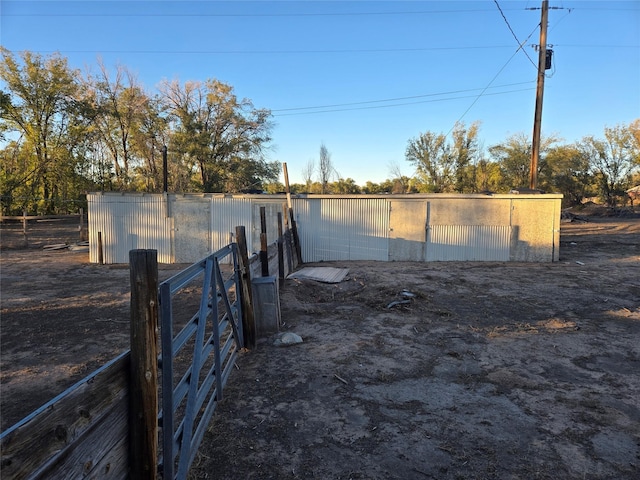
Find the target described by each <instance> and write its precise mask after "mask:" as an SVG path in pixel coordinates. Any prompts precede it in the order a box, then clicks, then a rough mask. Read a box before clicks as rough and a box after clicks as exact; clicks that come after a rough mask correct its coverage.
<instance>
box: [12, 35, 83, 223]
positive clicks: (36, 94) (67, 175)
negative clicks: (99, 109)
mask: <svg viewBox="0 0 640 480" xmlns="http://www.w3.org/2000/svg"><path fill="white" fill-rule="evenodd" d="M0 52H1V55H2V58H1V60H0V78H1V79H2V80H3V81H4V82H5V84H6V88H7V93H3V95H2V109H1V115H2V119H3V120H4V121H5V122H6V125H5V127H6V128H7V130H9V131H13V132H16V133H18V134H19V140H17V142H18V145H14V146H13V147H12V149H11V150H12V151H13V152H19V157H20V158H21V159H22V160H21V161H20V169H19V171H14V172H13V173H11V174H9V173H8V171H7V170H3V178H4V180H3V189H4V188H9V189H11V188H15V186H16V183H15V180H16V179H20V182H24V185H22V187H23V188H22V192H23V194H24V196H25V197H28V198H29V199H30V200H29V202H30V203H29V204H28V205H27V204H25V205H24V206H25V208H27V207H28V208H30V209H32V210H33V211H35V212H41V213H55V212H56V211H57V210H58V209H62V208H66V206H64V203H66V202H68V201H69V200H70V199H73V198H76V193H75V191H74V184H75V182H74V176H75V175H77V171H76V165H75V163H76V162H77V161H78V157H77V156H76V155H74V150H75V149H76V148H77V147H78V145H79V142H81V141H82V140H83V138H84V135H83V131H84V129H85V128H86V123H85V121H84V119H83V118H82V115H83V113H84V103H83V99H82V97H81V95H80V93H81V92H80V91H79V88H78V77H79V74H78V72H77V71H75V70H71V69H70V68H69V67H68V65H67V60H66V59H65V58H62V57H60V56H59V55H52V56H50V57H46V58H45V57H43V56H41V55H36V54H33V53H30V52H25V53H23V54H22V55H21V58H20V61H18V60H16V58H15V57H14V55H13V54H12V53H11V52H9V51H8V50H7V49H5V48H3V47H0ZM7 95H8V96H9V98H8V99H7ZM16 149H17V150H16ZM12 155H13V153H12ZM5 194H9V195H10V194H11V191H5Z"/></svg>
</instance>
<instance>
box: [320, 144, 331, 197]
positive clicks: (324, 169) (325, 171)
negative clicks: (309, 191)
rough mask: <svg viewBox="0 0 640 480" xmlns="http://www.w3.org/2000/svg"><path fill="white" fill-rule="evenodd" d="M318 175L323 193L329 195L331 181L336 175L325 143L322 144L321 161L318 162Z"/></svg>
mask: <svg viewBox="0 0 640 480" xmlns="http://www.w3.org/2000/svg"><path fill="white" fill-rule="evenodd" d="M318 174H319V176H320V186H321V189H322V190H321V193H323V194H325V193H328V191H327V190H328V186H329V181H330V180H331V176H332V175H334V174H335V169H334V168H333V163H332V162H331V153H329V150H328V149H327V147H326V145H325V144H324V143H322V144H320V161H319V162H318Z"/></svg>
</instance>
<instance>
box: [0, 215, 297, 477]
mask: <svg viewBox="0 0 640 480" xmlns="http://www.w3.org/2000/svg"><path fill="white" fill-rule="evenodd" d="M236 231H237V233H238V238H239V239H240V238H241V239H245V238H246V237H245V233H244V227H236ZM295 250H296V245H295V241H294V240H293V237H292V235H291V232H290V231H289V230H288V229H287V230H286V231H285V232H284V234H281V235H280V236H279V237H278V239H277V240H276V241H275V242H273V243H271V244H270V245H268V247H267V248H266V254H265V255H257V254H254V255H252V256H251V257H248V254H247V247H246V241H242V242H239V243H238V244H236V243H232V244H229V245H227V246H226V247H224V248H222V249H220V250H218V251H217V252H215V253H213V254H211V255H209V256H207V257H206V258H204V259H203V260H201V261H199V262H197V263H195V264H193V265H192V266H190V267H188V268H186V269H185V270H183V271H181V272H179V273H178V274H176V275H174V276H173V277H171V278H170V279H168V280H166V281H164V282H162V283H161V284H160V285H158V284H157V251H156V250H132V251H130V270H131V288H132V291H131V321H132V325H131V331H132V338H131V350H130V351H127V352H125V353H123V354H121V355H120V356H118V357H117V358H115V359H114V360H112V361H111V362H109V363H107V364H105V365H104V366H102V367H101V368H99V369H98V370H96V371H94V372H92V373H91V374H90V375H88V376H87V377H85V378H84V379H83V380H81V381H80V382H78V383H77V384H75V385H74V386H72V387H71V388H69V389H67V390H66V391H65V392H63V393H61V394H60V395H58V396H57V397H55V398H54V399H52V400H51V401H49V402H48V403H46V404H45V405H44V406H42V407H40V408H39V409H37V410H36V411H34V412H33V413H31V414H30V415H28V416H27V417H26V418H24V419H23V420H22V421H20V422H18V423H17V424H16V425H14V426H13V427H11V428H9V429H7V430H5V431H4V432H2V433H1V434H0V455H1V467H0V468H1V475H2V479H3V480H5V479H25V478H26V479H45V478H46V479H51V478H53V479H57V478H59V479H65V480H66V479H68V478H104V479H116V480H120V479H126V478H145V479H150V480H151V479H155V478H157V474H158V468H157V467H160V468H161V469H162V472H163V478H164V479H165V480H168V479H174V478H178V479H180V480H183V479H185V478H187V475H188V470H189V466H190V465H191V463H192V462H193V459H194V457H195V455H196V453H197V449H198V446H199V445H200V443H201V442H202V439H203V436H204V433H205V431H206V429H207V426H208V423H209V421H210V419H211V416H212V414H213V412H214V410H215V407H216V405H217V403H218V402H219V401H220V400H221V399H222V392H223V387H224V385H225V384H226V382H227V379H228V378H229V376H230V373H231V371H232V370H233V368H234V365H235V361H236V359H237V355H238V353H239V352H240V349H241V348H243V345H246V346H247V347H249V348H252V347H254V346H255V320H254V318H253V305H252V302H251V276H252V274H253V275H254V276H260V275H259V274H257V273H255V272H257V271H261V272H264V271H266V272H267V273H269V274H271V275H274V274H276V273H277V274H278V276H279V277H280V278H281V279H283V278H284V276H286V274H287V273H289V272H290V271H291V270H292V269H293V268H295V267H296V266H297V265H298V262H299V258H298V257H297V256H296V255H295V253H296V252H295ZM283 256H284V257H283ZM229 259H230V260H231V261H230V262H227V260H229ZM265 262H266V265H265ZM158 304H159V307H158ZM158 320H160V338H161V351H160V352H161V353H160V355H157V352H156V350H155V348H152V347H155V346H153V345H152V344H153V343H155V341H156V338H157V337H156V326H157V325H158ZM174 329H175V330H176V331H177V332H178V333H177V334H176V335H174V334H173V332H174ZM134 332H135V333H134ZM149 352H153V353H152V354H150V353H149ZM149 356H151V358H148V357H149ZM143 357H144V358H143ZM156 362H158V364H159V367H160V369H161V374H160V375H161V380H162V388H161V390H160V389H158V385H157V381H156V380H157V375H156V374H154V373H152V372H153V371H154V370H153V368H151V367H150V365H151V366H153V367H155V365H156ZM149 377H151V378H149ZM141 390H145V391H143V392H142V391H141ZM159 391H160V392H161V396H162V404H161V411H160V412H158V411H157V396H158V392H159ZM143 417H144V421H143V420H142V418H143ZM157 420H159V422H158V421H157ZM158 423H160V425H161V428H162V436H161V438H162V443H161V445H160V448H159V449H158V448H156V447H157V446H158V445H157V443H158V435H157V425H158ZM149 432H151V433H149ZM141 443H144V444H145V448H140V444H141ZM147 447H149V448H147ZM143 451H146V452H149V453H148V454H143V453H140V452H143ZM158 457H160V458H158Z"/></svg>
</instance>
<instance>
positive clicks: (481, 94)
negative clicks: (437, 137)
mask: <svg viewBox="0 0 640 480" xmlns="http://www.w3.org/2000/svg"><path fill="white" fill-rule="evenodd" d="M539 25H540V24H538V25H536V28H534V29H533V30H532V31H531V33H530V34H529V36H528V37H527V38H526V39H525V41H524V43H526V42H528V41H529V39H530V38H531V35H533V34H534V33H535V31H536V30H537V29H538V26H539ZM521 48H522V45H520V46H519V47H518V48H517V50H516V51H515V52H513V55H511V57H510V58H509V60H507V61H506V63H505V64H504V65H503V66H502V67H501V68H500V70H498V73H496V74H495V75H494V76H493V78H492V79H491V81H490V82H489V83H488V84H487V86H486V87H484V90H482V92H480V93H479V94H478V96H477V97H476V98H475V100H474V101H473V102H471V105H469V108H467V109H466V110H465V111H464V113H463V114H462V115H460V118H458V120H456V122H455V123H454V124H453V126H452V127H451V128H450V129H449V131H448V132H447V134H446V135H445V136H447V137H448V136H449V134H450V133H451V132H452V131H453V129H454V128H455V126H456V124H457V123H458V122H460V120H462V119H463V118H464V116H465V115H466V114H467V113H469V110H471V109H472V108H473V106H474V105H475V104H476V103H477V101H478V100H480V97H482V96H483V95H484V93H485V92H486V91H487V90H488V89H489V87H491V84H492V83H493V82H495V80H496V78H498V76H499V75H500V74H501V73H502V71H503V70H504V69H505V68H507V65H509V63H511V60H513V59H514V57H515V56H516V55H517V53H518V50H520V49H521Z"/></svg>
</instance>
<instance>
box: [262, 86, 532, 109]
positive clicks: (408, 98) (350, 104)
mask: <svg viewBox="0 0 640 480" xmlns="http://www.w3.org/2000/svg"><path fill="white" fill-rule="evenodd" d="M527 83H534V82H533V81H528V82H516V83H506V84H503V85H496V86H495V87H491V88H504V87H513V86H516V85H525V84H527ZM476 90H480V88H468V89H465V90H452V91H450V92H440V93H426V94H424V95H411V96H408V97H395V98H385V99H382V100H366V101H362V102H350V103H334V104H330V105H316V106H311V107H292V108H278V109H272V110H271V112H272V113H273V112H290V111H294V110H315V109H320V108H334V107H350V106H354V105H367V104H371V103H384V102H397V101H399V100H413V99H416V98H425V97H437V96H440V95H453V94H455V93H465V92H473V91H476Z"/></svg>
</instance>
